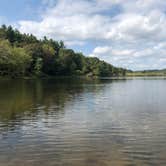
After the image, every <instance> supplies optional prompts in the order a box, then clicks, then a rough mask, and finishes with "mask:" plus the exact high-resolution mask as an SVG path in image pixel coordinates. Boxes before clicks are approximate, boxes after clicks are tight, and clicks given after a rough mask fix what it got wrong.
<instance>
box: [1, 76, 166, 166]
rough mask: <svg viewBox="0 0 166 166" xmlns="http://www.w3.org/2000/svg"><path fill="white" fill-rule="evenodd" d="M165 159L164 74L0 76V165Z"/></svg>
mask: <svg viewBox="0 0 166 166" xmlns="http://www.w3.org/2000/svg"><path fill="white" fill-rule="evenodd" d="M112 165H113V166H121V165H122V166H134V165H150V166H159V165H163V166H164V165H166V80H165V79H162V78H157V79H155V78H151V79H143V78H137V79H126V80H125V79H121V80H111V79H107V80H106V79H105V80H104V79H103V80H91V81H90V80H78V79H77V80H74V79H59V80H24V81H23V80H22V81H21V80H1V81H0V166H112Z"/></svg>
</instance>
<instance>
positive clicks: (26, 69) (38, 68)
mask: <svg viewBox="0 0 166 166" xmlns="http://www.w3.org/2000/svg"><path fill="white" fill-rule="evenodd" d="M125 74H126V70H125V69H122V68H117V67H114V66H112V65H111V64H109V63H106V62H104V61H101V60H99V59H98V58H92V57H86V56H84V55H83V54H82V53H76V52H74V51H73V50H72V49H68V48H66V47H65V45H64V43H63V42H62V41H55V40H52V39H47V38H46V37H44V38H43V39H42V40H39V39H37V38H36V37H35V36H34V35H32V34H21V33H20V32H19V31H18V30H16V29H13V28H12V27H11V26H9V27H7V26H5V25H2V27H1V28H0V76H12V77H21V76H39V77H40V76H47V75H48V76H70V75H83V76H84V75H86V76H100V77H108V76H109V77H110V76H124V75H125Z"/></svg>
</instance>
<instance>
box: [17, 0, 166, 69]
mask: <svg viewBox="0 0 166 166" xmlns="http://www.w3.org/2000/svg"><path fill="white" fill-rule="evenodd" d="M43 4H45V5H47V8H46V9H45V10H44V11H43V13H42V14H41V20H40V21H27V20H21V21H19V22H18V27H19V30H21V31H22V32H25V33H33V34H35V35H37V36H38V37H39V38H42V37H43V36H48V37H50V38H54V39H56V40H64V41H65V42H66V43H67V45H70V46H71V45H73V46H77V45H79V46H82V48H83V49H86V45H87V43H95V45H96V46H95V48H93V51H92V52H89V56H96V57H99V58H101V59H103V60H106V61H107V62H110V63H113V64H114V65H116V66H121V67H127V68H131V69H144V68H146V69H149V68H154V67H156V68H166V62H165V61H162V63H161V59H163V58H166V54H165V52H166V47H165V43H166V41H165V40H166V28H165V27H166V14H165V9H166V3H165V1H164V0H158V1H156V0H146V1H145V0H135V1H133V0H91V1H90V0H56V1H55V0H43Z"/></svg>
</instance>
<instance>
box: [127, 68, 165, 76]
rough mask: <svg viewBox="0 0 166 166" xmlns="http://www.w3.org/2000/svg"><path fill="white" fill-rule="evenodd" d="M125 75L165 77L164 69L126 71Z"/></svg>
mask: <svg viewBox="0 0 166 166" xmlns="http://www.w3.org/2000/svg"><path fill="white" fill-rule="evenodd" d="M126 75H127V76H166V69H161V70H157V69H156V70H142V71H128V72H127V73H126Z"/></svg>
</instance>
